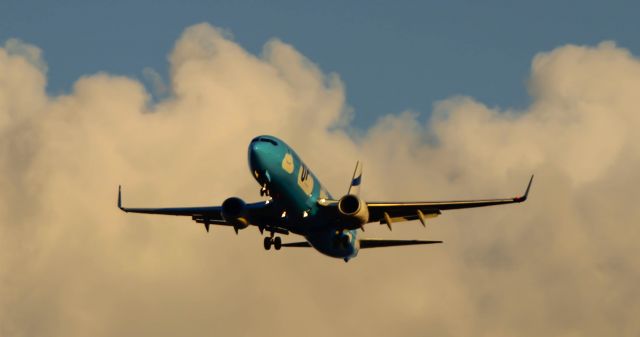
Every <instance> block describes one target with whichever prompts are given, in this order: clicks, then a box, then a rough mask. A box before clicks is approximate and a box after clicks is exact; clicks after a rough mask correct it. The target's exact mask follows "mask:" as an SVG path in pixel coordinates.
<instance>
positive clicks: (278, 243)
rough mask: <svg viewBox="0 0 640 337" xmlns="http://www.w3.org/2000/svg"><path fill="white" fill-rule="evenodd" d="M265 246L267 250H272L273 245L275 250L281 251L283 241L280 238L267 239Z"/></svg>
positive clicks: (265, 239)
mask: <svg viewBox="0 0 640 337" xmlns="http://www.w3.org/2000/svg"><path fill="white" fill-rule="evenodd" d="M263 244H264V249H265V250H270V249H271V246H272V245H273V248H275V249H276V250H280V248H282V239H281V238H280V237H279V236H277V237H275V238H274V237H266V238H264V241H263Z"/></svg>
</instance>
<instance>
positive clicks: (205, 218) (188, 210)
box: [118, 188, 272, 232]
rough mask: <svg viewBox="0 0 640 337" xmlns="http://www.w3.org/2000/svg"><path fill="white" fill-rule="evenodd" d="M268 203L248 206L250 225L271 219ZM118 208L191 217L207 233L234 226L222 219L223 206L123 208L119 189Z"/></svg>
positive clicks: (256, 203)
mask: <svg viewBox="0 0 640 337" xmlns="http://www.w3.org/2000/svg"><path fill="white" fill-rule="evenodd" d="M268 205H269V203H268V202H266V201H262V202H255V203H250V204H246V205H245V207H246V211H247V218H248V219H250V223H256V222H257V223H263V222H264V219H265V218H270V217H271V216H272V214H271V213H272V212H270V211H271V210H270V209H269V207H268ZM118 208H120V210H122V211H123V212H127V213H143V214H161V215H175V216H190V217H191V218H192V219H193V220H194V221H195V222H198V223H202V224H204V225H205V228H206V230H207V232H208V231H209V225H223V226H233V224H231V223H228V222H227V221H225V219H224V218H223V217H222V206H202V207H162V208H133V207H123V206H122V192H121V190H120V188H118Z"/></svg>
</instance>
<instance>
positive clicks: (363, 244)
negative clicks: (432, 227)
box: [360, 239, 442, 249]
mask: <svg viewBox="0 0 640 337" xmlns="http://www.w3.org/2000/svg"><path fill="white" fill-rule="evenodd" d="M434 243H442V241H423V240H384V239H362V240H360V248H362V249H365V248H378V247H393V246H411V245H429V244H434Z"/></svg>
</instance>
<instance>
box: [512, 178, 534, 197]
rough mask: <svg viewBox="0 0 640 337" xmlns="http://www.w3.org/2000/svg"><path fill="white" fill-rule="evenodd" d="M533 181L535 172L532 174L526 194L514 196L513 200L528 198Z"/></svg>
mask: <svg viewBox="0 0 640 337" xmlns="http://www.w3.org/2000/svg"><path fill="white" fill-rule="evenodd" d="M532 182H533V174H532V175H531V179H529V185H527V190H526V191H525V192H524V195H523V196H521V197H516V198H513V201H515V202H523V201H526V200H527V197H528V196H529V190H530V189H531V183H532Z"/></svg>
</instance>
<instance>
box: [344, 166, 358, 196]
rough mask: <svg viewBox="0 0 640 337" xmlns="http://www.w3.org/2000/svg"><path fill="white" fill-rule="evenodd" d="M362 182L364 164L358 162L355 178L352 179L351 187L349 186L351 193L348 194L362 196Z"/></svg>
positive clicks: (354, 172)
mask: <svg viewBox="0 0 640 337" xmlns="http://www.w3.org/2000/svg"><path fill="white" fill-rule="evenodd" d="M361 182H362V164H361V163H360V161H357V162H356V169H355V171H353V178H351V185H349V191H348V192H347V194H353V195H358V194H360V183H361Z"/></svg>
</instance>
